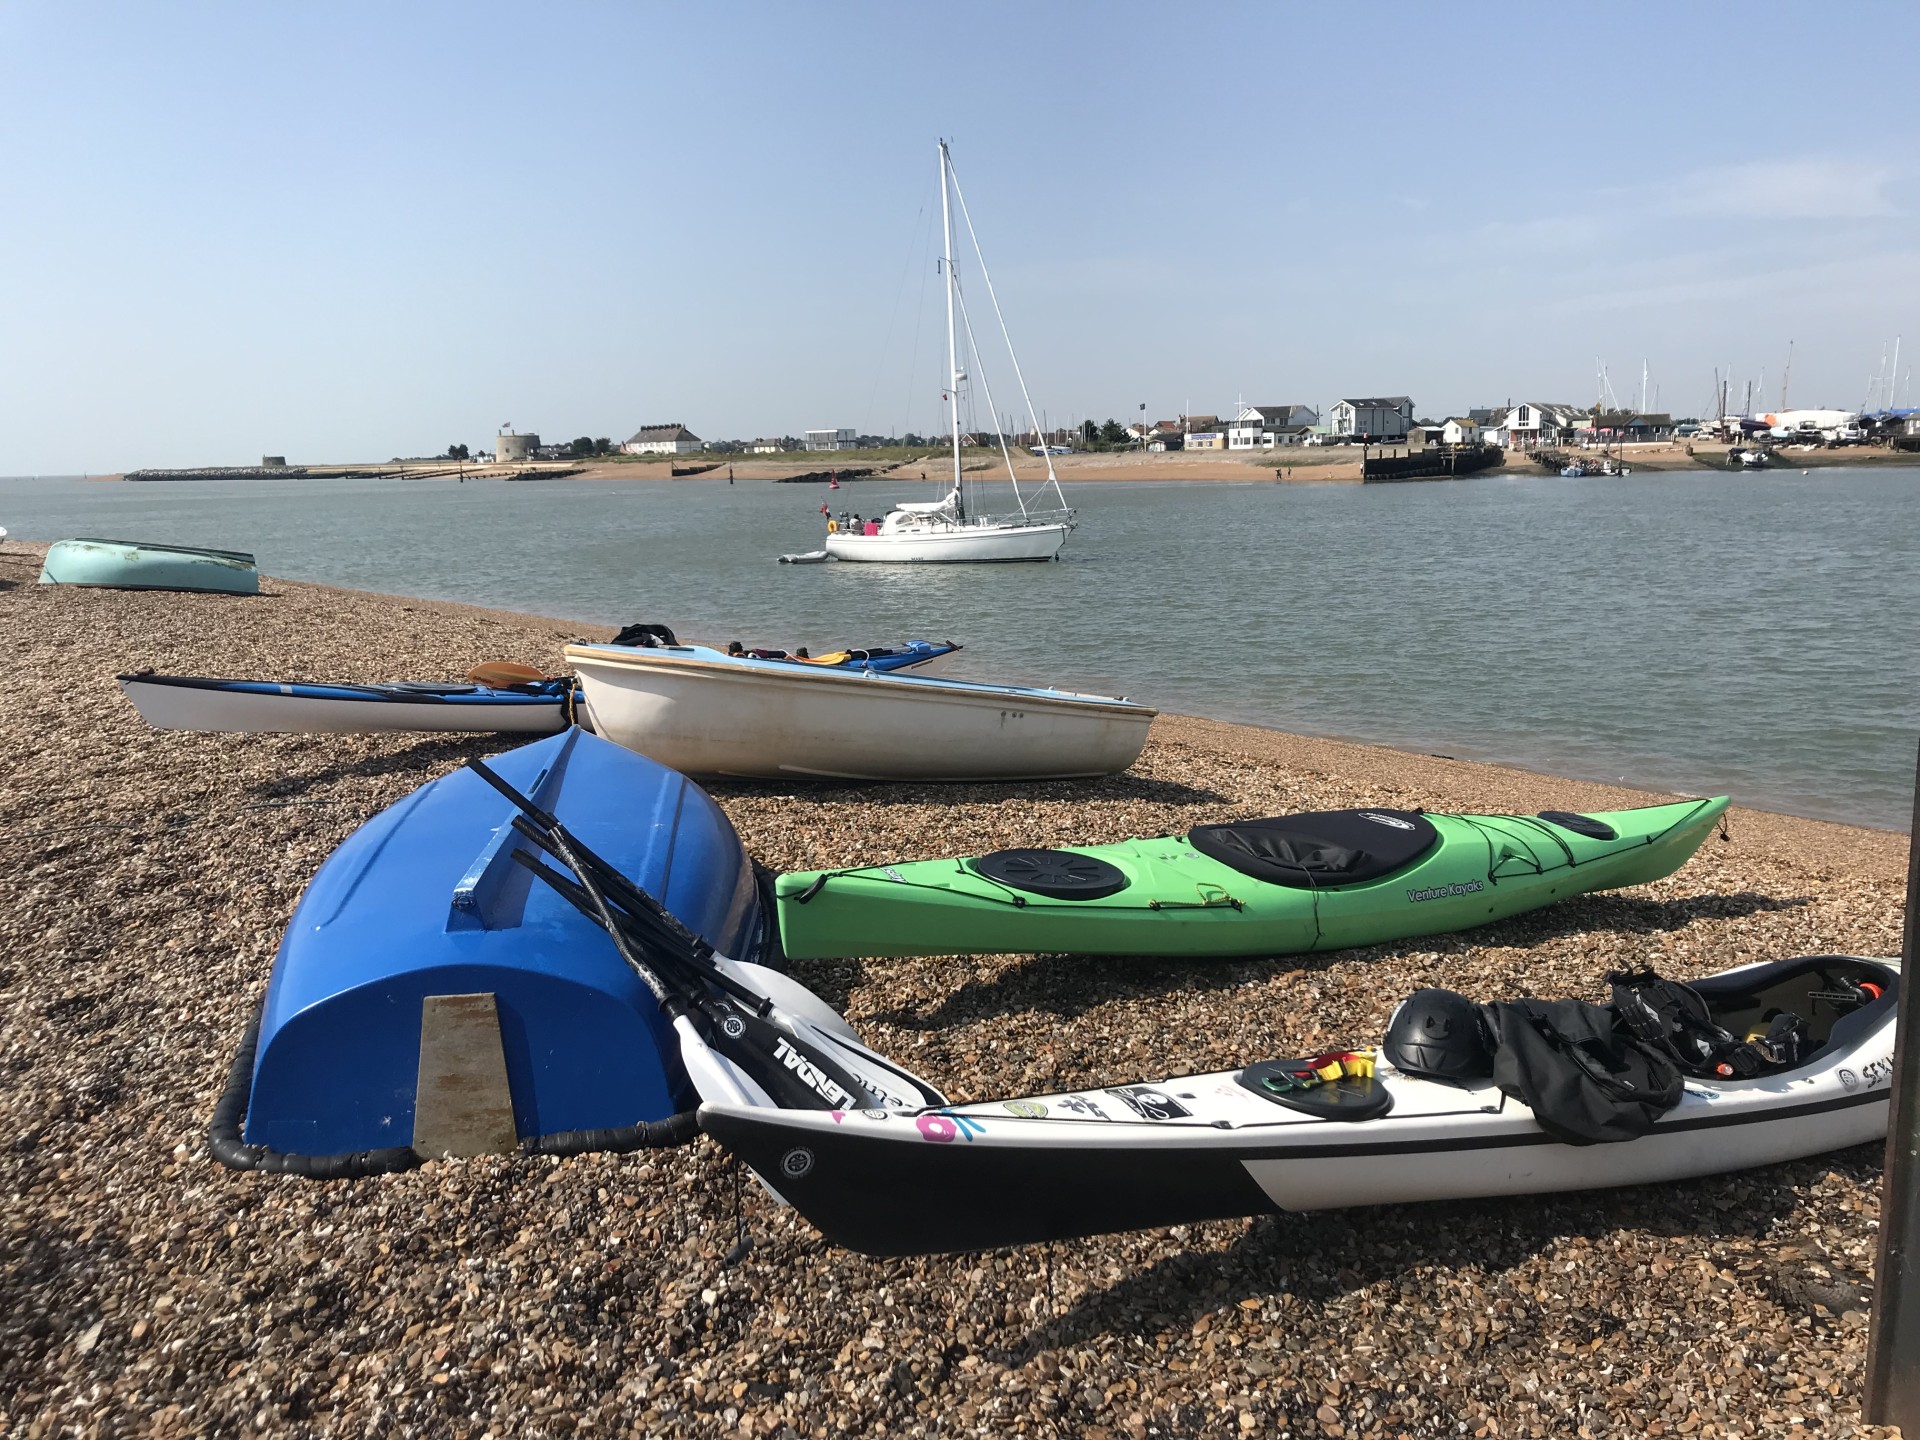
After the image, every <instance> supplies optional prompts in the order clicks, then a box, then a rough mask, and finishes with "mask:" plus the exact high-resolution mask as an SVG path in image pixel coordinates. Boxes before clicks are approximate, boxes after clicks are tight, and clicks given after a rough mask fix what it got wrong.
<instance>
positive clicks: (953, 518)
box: [826, 140, 1075, 564]
mask: <svg viewBox="0 0 1920 1440" xmlns="http://www.w3.org/2000/svg"><path fill="white" fill-rule="evenodd" d="M956 203H957V205H958V208H959V212H960V217H961V219H962V221H963V222H964V223H965V225H966V229H967V238H968V239H969V240H970V241H971V242H972V245H973V252H974V256H975V259H976V260H977V261H978V262H979V266H980V278H981V280H982V281H983V282H984V283H985V285H986V288H987V296H988V298H989V299H990V300H991V301H992V304H993V313H994V318H995V319H996V320H998V321H999V324H1000V334H1001V338H1002V339H1003V340H1004V341H1005V343H1006V347H1007V354H1008V356H1009V357H1010V358H1011V359H1012V361H1013V373H1014V376H1015V378H1016V379H1017V380H1018V381H1019V385H1020V396H1021V399H1022V400H1023V401H1025V403H1026V408H1027V414H1028V416H1029V419H1030V423H1031V424H1032V425H1033V428H1034V431H1035V433H1036V434H1038V433H1039V431H1040V420H1039V416H1038V414H1037V413H1036V412H1035V411H1034V408H1033V398H1032V396H1031V394H1029V392H1028V390H1027V378H1026V375H1025V373H1024V372H1023V371H1022V370H1021V368H1020V359H1019V356H1017V355H1015V354H1014V350H1013V340H1012V337H1011V336H1010V335H1009V334H1008V333H1007V323H1006V317H1005V315H1004V314H1002V312H1001V310H1000V297H999V295H998V294H997V293H996V292H995V291H994V288H993V277H992V276H991V275H990V274H989V273H988V271H987V263H986V257H985V256H984V255H983V254H982V253H981V250H980V239H979V236H978V235H977V234H976V233H975V231H974V228H973V216H972V215H971V214H970V213H969V212H968V210H967V202H966V196H965V195H964V194H963V193H962V192H961V189H960V181H959V178H958V177H957V176H956V175H955V174H954V171H953V158H952V156H951V155H950V154H949V153H948V151H947V142H946V141H944V140H942V141H941V142H940V219H941V226H942V231H943V234H944V239H945V247H944V253H943V254H942V256H941V260H940V269H941V272H942V275H943V276H944V278H945V281H946V292H947V385H946V387H945V393H944V395H943V396H942V398H943V399H944V400H945V401H946V403H947V416H948V430H949V435H950V443H951V448H952V458H953V483H952V487H951V488H950V489H949V491H948V493H947V494H946V495H945V496H944V497H943V498H941V499H939V500H932V501H903V502H902V503H900V504H898V505H896V506H895V507H894V508H893V509H892V510H891V511H890V512H888V514H887V517H886V519H885V520H883V521H879V522H869V523H868V524H867V525H866V526H865V527H863V528H864V529H865V532H866V533H863V534H856V533H852V532H846V531H839V530H834V531H832V532H830V533H829V534H828V535H827V538H826V551H827V554H829V555H831V556H833V557H834V558H836V559H839V560H858V561H867V562H881V563H895V564H898V563H913V562H920V563H940V564H962V563H970V562H986V561H1009V560H1051V559H1054V558H1055V557H1056V556H1057V555H1058V554H1059V552H1060V547H1061V546H1062V545H1064V544H1065V543H1066V539H1067V535H1068V533H1069V532H1070V531H1071V530H1072V529H1073V527H1074V523H1075V517H1074V512H1073V510H1072V509H1071V508H1069V507H1068V505H1067V500H1066V495H1065V493H1064V492H1063V491H1062V490H1061V489H1060V478H1059V476H1058V475H1056V474H1055V473H1054V469H1053V457H1052V456H1051V455H1050V454H1044V453H1043V454H1042V457H1041V458H1042V459H1044V460H1045V461H1046V466H1047V478H1046V480H1045V481H1044V482H1042V485H1041V490H1040V496H1044V495H1045V493H1046V487H1047V486H1052V488H1053V492H1054V499H1055V501H1056V504H1055V506H1054V507H1053V508H1050V509H1042V508H1040V507H1039V506H1038V505H1037V504H1030V503H1029V501H1028V497H1027V496H1025V495H1023V494H1022V493H1021V491H1020V482H1019V479H1018V478H1017V477H1016V476H1015V474H1014V470H1013V455H1012V452H1011V450H1010V449H1009V448H1008V445H1007V436H1006V431H1005V429H1004V427H1003V426H1002V423H1001V420H1000V412H999V410H998V408H997V406H996V405H995V404H994V399H993V387H992V385H991V384H989V383H988V382H987V380H986V377H985V375H984V373H982V374H981V376H980V384H981V388H982V390H983V391H984V392H985V399H986V402H987V410H988V413H989V414H990V415H992V416H993V417H994V432H995V436H996V438H997V440H998V443H999V447H1000V454H1001V458H1002V459H1003V460H1004V461H1005V464H1006V468H1007V482H1008V484H1009V485H1010V486H1011V488H1012V491H1013V500H1014V504H1015V505H1016V506H1017V507H1018V511H1019V513H1018V514H1017V515H1014V514H1006V515H993V514H989V513H987V512H986V511H985V510H984V509H983V508H982V505H981V503H980V497H979V495H978V493H977V489H976V486H975V483H974V482H971V481H969V480H968V479H967V477H966V472H965V469H964V467H963V465H962V463H961V446H962V436H961V430H960V390H961V387H962V386H963V385H964V384H966V383H967V382H968V380H969V379H970V378H971V377H970V376H969V374H968V372H967V370H966V369H965V368H964V367H963V366H962V365H961V352H960V338H961V333H962V332H963V331H964V332H965V336H966V346H967V353H968V355H970V356H971V357H973V360H974V363H975V367H976V368H978V358H979V353H980V352H979V347H978V345H977V344H976V343H975V339H974V333H973V317H972V316H971V314H969V312H968V310H967V300H966V295H965V293H964V292H963V291H962V289H961V286H960V281H959V275H958V273H957V270H956V267H955V264H954V244H953V242H954V208H955V205H956ZM1042 450H1043V452H1044V450H1045V447H1044V446H1042ZM1035 498H1036V499H1038V498H1039V496H1036V497H1035Z"/></svg>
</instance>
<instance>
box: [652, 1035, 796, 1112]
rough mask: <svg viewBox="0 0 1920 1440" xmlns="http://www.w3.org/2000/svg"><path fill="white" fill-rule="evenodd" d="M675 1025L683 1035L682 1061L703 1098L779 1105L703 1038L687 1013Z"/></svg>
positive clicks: (712, 1101)
mask: <svg viewBox="0 0 1920 1440" xmlns="http://www.w3.org/2000/svg"><path fill="white" fill-rule="evenodd" d="M673 1029H674V1033H675V1034H677V1035H678V1036H679V1037H680V1062H681V1064H683V1065H685V1066H686V1067H687V1078H688V1079H689V1080H691V1081H693V1088H694V1091H695V1093H697V1094H698V1095H699V1096H700V1098H701V1099H702V1100H703V1101H705V1102H706V1103H708V1104H710V1105H757V1106H760V1107H761V1108H763V1109H773V1108H777V1107H775V1106H774V1103H773V1098H772V1097H771V1096H770V1095H768V1094H767V1092H766V1091H764V1090H762V1089H761V1088H760V1087H759V1086H758V1085H756V1084H754V1083H753V1081H751V1080H749V1079H748V1078H747V1077H746V1076H745V1075H744V1074H743V1073H741V1070H740V1067H739V1066H737V1065H735V1064H734V1063H733V1062H732V1061H731V1060H729V1059H727V1057H726V1056H724V1055H720V1054H717V1053H716V1052H715V1051H714V1049H713V1047H712V1046H710V1045H708V1044H707V1042H706V1041H705V1040H702V1039H701V1038H700V1032H699V1031H698V1030H696V1029H694V1028H693V1021H691V1020H690V1019H688V1018H687V1017H686V1016H685V1015H680V1016H676V1017H675V1019H674V1022H673Z"/></svg>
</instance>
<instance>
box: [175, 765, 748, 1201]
mask: <svg viewBox="0 0 1920 1440" xmlns="http://www.w3.org/2000/svg"><path fill="white" fill-rule="evenodd" d="M491 763H492V766H493V768H494V769H495V770H496V771H497V772H498V773H499V774H500V775H501V776H503V777H504V778H506V779H507V780H508V781H509V782H511V783H512V784H513V785H514V786H516V787H517V788H519V789H520V790H522V791H524V792H526V793H527V794H528V795H529V796H531V797H532V798H533V800H534V801H535V803H536V804H538V805H540V806H541V807H543V808H544V809H546V810H548V811H551V812H553V813H554V814H556V815H558V816H559V817H560V818H561V820H562V821H563V822H564V823H565V824H566V825H567V826H568V827H569V829H570V830H571V831H573V832H574V833H575V834H577V835H578V836H579V837H580V838H581V839H582V840H583V841H585V842H586V843H587V844H589V845H591V846H592V847H593V848H594V849H595V850H596V851H598V852H599V853H600V854H601V855H602V856H604V857H605V858H606V859H607V860H608V861H609V862H610V863H611V864H612V865H613V866H614V867H615V868H617V869H618V870H619V871H620V872H621V873H622V874H623V875H625V876H626V877H627V878H628V879H630V880H631V881H632V882H633V883H634V884H636V885H638V886H640V887H641V888H642V889H644V890H646V891H647V892H648V893H649V894H652V895H655V896H657V897H659V899H660V900H661V902H662V903H663V904H664V905H665V906H666V908H667V909H668V910H669V911H670V912H671V913H672V914H673V915H674V916H675V917H677V918H678V919H679V920H680V921H681V923H682V924H684V925H685V926H686V927H687V928H688V929H690V930H692V931H693V932H694V933H695V934H697V935H698V936H700V937H701V938H702V939H704V940H706V941H707V942H708V943H709V944H711V945H713V946H714V947H715V948H716V949H718V950H720V951H721V952H723V953H724V954H727V955H730V956H734V957H737V958H739V959H743V960H764V959H767V958H770V953H771V947H772V945H773V944H774V943H775V942H773V940H772V939H771V936H772V930H771V927H770V926H769V923H768V915H769V909H768V907H767V906H766V905H765V904H764V903H763V899H762V895H761V890H760V886H759V883H758V880H757V877H756V873H755V870H754V867H753V865H752V862H751V861H750V860H749V859H748V857H747V854H746V852H745V850H744V849H743V847H742V846H741V843H740V839H739V837H738V836H737V835H736V834H735V833H734V830H733V826H732V824H731V823H730V822H729V821H728V820H727V818H726V816H725V814H724V813H722V811H721V810H720V808H719V807H718V806H717V805H715V804H714V802H713V800H712V799H711V798H710V797H709V796H708V795H707V794H706V792H704V791H703V790H701V789H700V788H699V787H698V786H697V785H695V784H693V783H692V782H691V781H689V780H687V779H686V778H685V777H684V776H682V775H680V774H678V773H676V772H675V771H672V770H669V769H667V768H666V767H665V766H663V765H659V764H657V763H655V762H654V761H652V760H649V759H647V758H646V757H645V756H642V755H636V754H634V753H633V752H632V751H629V750H624V749H622V748H620V747H619V746H617V745H614V744H612V743H610V742H609V741H606V740H602V739H599V738H597V737H595V736H593V735H591V734H588V733H587V732H585V731H582V730H578V729H570V730H567V731H564V732H562V733H561V734H558V735H554V736H551V737H548V738H546V739H542V740H538V741H535V742H534V743H532V744H530V745H526V746H523V747H521V748H520V749H517V750H513V751H510V752H509V753H507V754H504V755H502V756H500V757H499V758H498V759H496V760H494V761H492V762H491ZM514 813H515V812H514V809H513V807H512V806H511V805H510V804H509V803H508V802H507V801H506V800H504V799H502V798H501V797H500V796H499V795H498V794H496V793H495V792H494V791H493V790H492V789H490V788H489V787H488V786H487V785H486V784H485V783H484V782H482V781H481V780H480V779H479V777H478V776H476V775H474V774H473V773H472V772H471V771H468V770H465V769H462V770H456V771H454V772H453V773H451V774H449V775H444V776H442V777H441V778H439V779H438V780H434V781H432V782H430V783H429V784H427V785H423V786H422V787H421V788H420V789H418V790H416V791H415V792H414V793H413V794H411V795H409V796H407V798H406V799H404V800H402V801H400V802H399V803H398V804H396V805H394V806H392V807H390V808H389V809H387V810H385V811H383V812H382V813H381V814H379V815H376V816H375V817H374V818H373V819H372V820H370V821H368V822H367V823H366V824H365V825H363V826H361V827H360V829H358V830H357V831H355V832H354V833H353V834H352V835H350V836H349V837H348V838H347V839H346V841H345V842H344V843H343V844H342V845H341V846H340V848H339V849H338V850H336V851H335V852H334V853H333V854H332V855H331V856H330V857H329V858H328V859H327V861H326V862H325V863H324V864H323V865H322V866H321V867H320V870H319V871H318V873H316V874H315V876H314V877H313V880H312V882H311V883H310V884H309V885H308V886H307V889H306V893H305V894H304V895H303V896H302V897H301V899H300V903H299V906H298V908H297V909H296V910H295V911H294V915H293V919H292V922H291V923H290V924H289V926H288V928H287V934H286V938H285V939H284V940H283V941H282V943H281V946H280V952H279V955H278V957H277V958H276V959H275V961H274V967H273V974H272V978H271V980H270V981H269V983H268V986H267V993H266V999H265V1002H264V1004H263V1006H262V1008H261V1012H260V1015H259V1018H258V1020H257V1021H256V1022H255V1025H254V1027H253V1029H252V1030H251V1031H250V1032H249V1035H248V1037H247V1039H246V1040H245V1041H243V1042H242V1044H241V1046H240V1050H239V1053H238V1054H237V1055H236V1056H235V1059H234V1064H233V1068H232V1071H231V1073H230V1075H229V1079H228V1086H227V1091H226V1093H225V1094H224V1095H223V1096H222V1098H221V1101H220V1105H219V1107H218V1109H217V1111H216V1114H215V1116H214V1123H213V1125H212V1127H211V1135H210V1138H211V1141H212V1148H213V1151H214V1154H215V1156H216V1158H218V1159H220V1160H221V1161H222V1162H223V1163H225V1164H228V1165H232V1166H234V1167H236V1168H241V1169H264V1170H275V1171H289V1172H295V1173H301V1174H308V1175H316V1176H322V1177H327V1176H344V1175H357V1174H369V1173H377V1172H380V1171H388V1170H398V1169H404V1168H407V1167H409V1166H411V1165H413V1164H416V1163H418V1161H419V1160H420V1159H422V1158H430V1157H432V1156H436V1155H444V1154H478V1153H486V1152H489V1151H494V1152H497V1151H502V1150H509V1149H513V1148H519V1149H521V1150H534V1151H544V1152H549V1153H573V1152H576V1151H581V1150H590V1149H615V1150H617V1149H634V1148H639V1147H641V1146H644V1145H653V1144H664V1143H676V1142H679V1141H684V1140H686V1139H690V1138H691V1137H692V1135H693V1134H694V1125H693V1122H692V1119H691V1116H690V1115H689V1113H688V1112H689V1111H690V1110H691V1109H692V1107H693V1105H694V1103H695V1101H694V1096H693V1092H692V1090H691V1088H690V1086H689V1084H688V1080H687V1076H686V1072H685V1069H684V1068H683V1066H682V1064H681V1061H680V1052H679V1045H678V1043H677V1042H676V1040H675V1039H674V1036H673V1032H672V1028H671V1026H670V1024H669V1023H668V1022H667V1021H666V1020H665V1019H664V1018H663V1017H662V1015H661V1013H660V1007H659V1005H658V1003H657V1002H656V1001H655V999H654V997H653V995H652V994H651V993H649V991H648V990H647V989H646V987H645V986H644V985H643V984H642V983H641V981H640V980H639V979H638V978H637V977H636V976H635V975H634V973H633V972H632V971H631V970H629V969H628V967H627V966H626V965H625V964H624V963H623V962H622V960H621V959H620V957H619V955H618V953H617V952H616V950H615V949H614V946H613V945H612V943H611V942H610V941H609V940H608V938H607V936H606V934H605V933H604V932H603V931H602V930H601V929H600V928H599V927H598V926H596V925H595V924H593V923H592V922H591V921H589V920H587V919H585V918H584V917H583V916H582V915H581V914H579V912H577V911H576V910H575V909H574V908H573V907H572V906H571V905H570V904H569V903H568V902H567V901H566V900H565V899H563V898H562V897H561V896H560V895H558V894H556V893H555V892H554V891H553V890H552V889H551V888H549V887H548V886H545V885H542V884H539V883H537V882H536V881H535V880H534V878H533V877H532V876H531V875H530V874H529V872H528V871H527V870H526V869H525V868H524V866H523V865H521V864H519V863H517V862H515V861H514V859H513V853H514V851H515V850H516V849H521V848H526V847H527V842H526V841H524V840H523V839H522V837H521V836H520V835H519V834H518V833H517V832H516V831H515V830H514V829H513V825H512V818H513V815H514Z"/></svg>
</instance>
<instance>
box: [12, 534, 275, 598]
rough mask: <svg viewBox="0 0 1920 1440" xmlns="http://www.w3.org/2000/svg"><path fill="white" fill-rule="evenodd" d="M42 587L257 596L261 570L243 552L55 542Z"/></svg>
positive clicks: (137, 543)
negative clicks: (102, 587) (109, 587)
mask: <svg viewBox="0 0 1920 1440" xmlns="http://www.w3.org/2000/svg"><path fill="white" fill-rule="evenodd" d="M40 583H41V584H42V585H105V586H112V587H114V588H117V589H121V590H208V591H214V592H218V593H220V594H226V595H258V594H259V593H260V572H259V570H258V569H257V568H255V566H254V563H253V556H251V555H249V554H247V553H246V552H245V551H242V550H204V549H199V548H196V547H193V546H189V545H154V544H149V543H147V542H146V541H142V540H92V539H84V540H56V541H55V542H54V543H53V544H52V545H51V546H50V547H48V550H47V558H46V559H45V560H43V561H42V562H41V564H40Z"/></svg>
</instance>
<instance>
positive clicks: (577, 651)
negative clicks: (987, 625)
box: [562, 644, 1160, 719]
mask: <svg viewBox="0 0 1920 1440" xmlns="http://www.w3.org/2000/svg"><path fill="white" fill-rule="evenodd" d="M562 654H563V655H564V656H565V658H566V659H567V660H569V661H571V662H573V663H574V664H575V665H576V666H577V665H578V664H579V662H580V661H581V660H583V659H584V660H586V661H588V662H589V663H594V664H602V663H604V664H611V665H615V666H618V667H621V668H624V669H627V670H631V671H635V672H639V673H645V672H646V671H649V670H654V671H674V672H680V673H686V674H693V675H699V676H703V677H710V678H716V679H725V680H733V681H746V680H766V679H782V680H792V681H797V682H801V683H826V684H839V685H872V684H875V683H885V684H888V685H900V686H906V687H911V689H912V690H914V691H918V692H920V693H924V694H928V695H943V696H948V697H954V698H972V699H976V700H980V701H984V702H993V701H996V700H1000V701H1004V700H1008V699H1014V700H1018V701H1020V702H1021V703H1022V704H1031V705H1036V706H1066V707H1069V708H1071V709H1072V710H1073V711H1074V712H1075V713H1085V712H1088V711H1103V712H1109V713H1112V714H1116V715H1125V716H1127V717H1129V718H1139V719H1152V718H1153V717H1154V716H1156V715H1158V714H1159V713H1160V712H1159V711H1158V710H1157V709H1155V708H1154V707H1152V706H1150V705H1142V704H1140V703H1139V702H1138V701H1134V700H1129V699H1126V698H1125V697H1124V696H1116V695H1086V694H1081V693H1079V692H1077V691H1072V690H1048V689H1042V688H1038V687H1034V686H1027V685H992V684H987V683H985V682H983V681H979V680H956V679H953V678H951V677H948V676H944V675H916V674H913V673H911V672H909V671H898V670H895V671H879V670H876V671H871V672H870V671H867V670H852V669H846V668H842V667H839V666H826V665H813V664H810V663H809V662H807V661H805V660H801V661H797V662H796V661H791V660H761V659H757V658H755V657H752V656H739V655H727V654H725V653H723V652H721V651H719V650H714V649H711V648H709V647H707V646H704V645H675V646H657V647H651V648H648V649H645V650H622V649H617V648H615V647H613V646H608V645H578V644H576V645H568V646H566V647H565V649H564V650H563V651H562Z"/></svg>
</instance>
